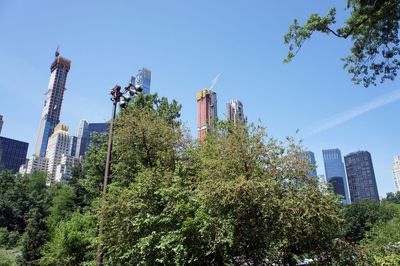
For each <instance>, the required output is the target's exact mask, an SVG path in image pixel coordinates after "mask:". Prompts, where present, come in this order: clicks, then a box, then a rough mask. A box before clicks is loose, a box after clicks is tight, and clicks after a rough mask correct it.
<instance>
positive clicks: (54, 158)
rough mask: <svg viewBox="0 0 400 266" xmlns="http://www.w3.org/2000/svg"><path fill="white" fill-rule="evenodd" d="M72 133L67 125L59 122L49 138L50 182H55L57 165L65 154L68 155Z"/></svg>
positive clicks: (47, 156)
mask: <svg viewBox="0 0 400 266" xmlns="http://www.w3.org/2000/svg"><path fill="white" fill-rule="evenodd" d="M70 141H71V138H70V135H69V133H68V127H67V126H66V125H61V124H58V125H57V126H56V128H55V129H54V133H53V134H52V135H51V137H50V138H49V144H48V145H47V150H46V158H47V174H48V179H49V180H48V183H49V184H51V183H54V181H56V180H55V175H56V170H57V165H58V164H60V162H61V157H62V156H63V155H68V153H69V150H68V149H69V146H70Z"/></svg>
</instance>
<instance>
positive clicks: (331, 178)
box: [322, 149, 350, 204]
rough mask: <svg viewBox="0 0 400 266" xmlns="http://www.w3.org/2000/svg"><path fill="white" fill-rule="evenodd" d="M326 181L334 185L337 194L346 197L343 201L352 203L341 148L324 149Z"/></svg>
mask: <svg viewBox="0 0 400 266" xmlns="http://www.w3.org/2000/svg"><path fill="white" fill-rule="evenodd" d="M322 156H323V157H324V166H325V176H326V181H327V182H328V183H330V184H331V185H332V186H333V190H334V192H335V194H338V195H342V196H343V197H344V199H343V203H347V204H349V203H350V195H349V189H348V185H347V178H346V173H345V171H344V164H343V160H342V154H341V152H340V150H339V149H327V150H322Z"/></svg>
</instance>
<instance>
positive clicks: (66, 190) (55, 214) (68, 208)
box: [48, 184, 77, 231]
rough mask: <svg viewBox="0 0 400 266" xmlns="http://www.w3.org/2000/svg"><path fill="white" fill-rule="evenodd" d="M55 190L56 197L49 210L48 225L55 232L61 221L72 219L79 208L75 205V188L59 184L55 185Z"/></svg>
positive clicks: (53, 198)
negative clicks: (72, 215)
mask: <svg viewBox="0 0 400 266" xmlns="http://www.w3.org/2000/svg"><path fill="white" fill-rule="evenodd" d="M53 189H54V190H55V192H54V194H55V195H54V196H53V197H52V202H51V207H50V209H49V211H50V216H49V218H48V224H49V227H50V229H51V230H53V231H54V230H56V229H57V226H58V225H59V223H60V222H61V221H63V220H68V219H69V218H70V216H71V214H72V213H73V212H74V211H75V210H76V207H77V206H76V205H75V198H76V195H75V191H74V188H73V187H71V186H69V185H65V184H57V185H53Z"/></svg>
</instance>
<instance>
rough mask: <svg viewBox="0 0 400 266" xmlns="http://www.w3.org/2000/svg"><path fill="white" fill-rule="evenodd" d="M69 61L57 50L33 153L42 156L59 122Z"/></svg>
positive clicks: (69, 65)
mask: <svg viewBox="0 0 400 266" xmlns="http://www.w3.org/2000/svg"><path fill="white" fill-rule="evenodd" d="M70 68H71V61H70V60H68V59H65V58H64V57H61V56H60V53H59V52H58V50H57V51H56V54H55V59H54V62H53V63H52V64H51V66H50V71H51V75H50V81H49V86H48V89H47V92H46V94H45V95H46V96H45V101H44V107H43V113H42V119H41V121H40V127H39V135H38V138H37V142H36V147H35V154H36V155H37V156H41V157H44V156H45V155H46V149H47V143H48V141H49V137H50V136H51V134H53V131H54V128H55V127H56V125H57V124H58V123H60V112H61V106H62V102H63V98H64V91H65V84H66V81H67V76H68V71H69V70H70Z"/></svg>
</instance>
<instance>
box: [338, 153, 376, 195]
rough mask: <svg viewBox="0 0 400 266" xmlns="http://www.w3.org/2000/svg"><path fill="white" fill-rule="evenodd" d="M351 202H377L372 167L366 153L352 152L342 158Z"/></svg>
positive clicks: (369, 156) (368, 154)
mask: <svg viewBox="0 0 400 266" xmlns="http://www.w3.org/2000/svg"><path fill="white" fill-rule="evenodd" d="M344 161H345V164H346V171H347V178H348V179H349V189H350V196H351V201H352V202H353V201H357V200H363V199H371V200H375V201H379V194H378V187H377V186H376V179H375V172H374V166H373V165H372V159H371V154H370V153H369V152H367V151H358V152H352V153H350V154H348V155H346V156H345V157H344Z"/></svg>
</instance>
